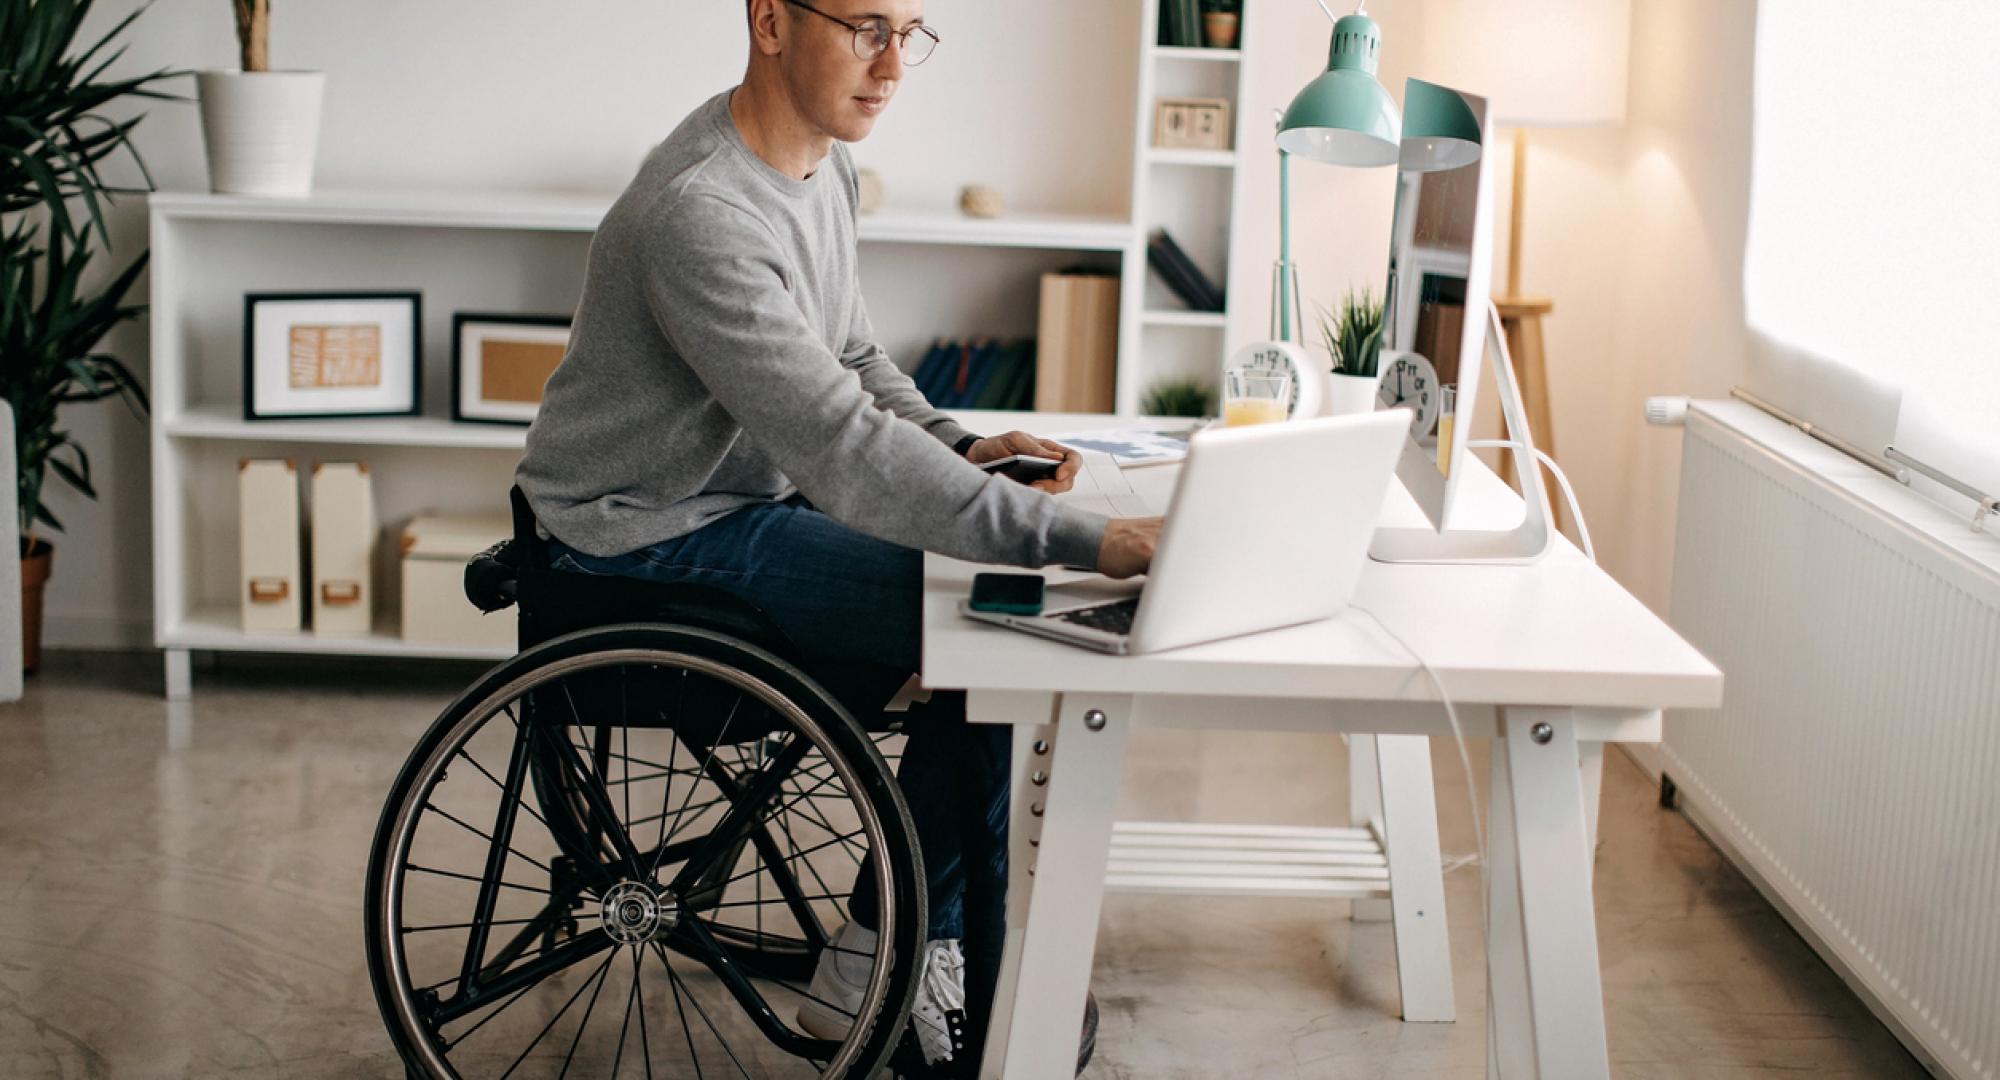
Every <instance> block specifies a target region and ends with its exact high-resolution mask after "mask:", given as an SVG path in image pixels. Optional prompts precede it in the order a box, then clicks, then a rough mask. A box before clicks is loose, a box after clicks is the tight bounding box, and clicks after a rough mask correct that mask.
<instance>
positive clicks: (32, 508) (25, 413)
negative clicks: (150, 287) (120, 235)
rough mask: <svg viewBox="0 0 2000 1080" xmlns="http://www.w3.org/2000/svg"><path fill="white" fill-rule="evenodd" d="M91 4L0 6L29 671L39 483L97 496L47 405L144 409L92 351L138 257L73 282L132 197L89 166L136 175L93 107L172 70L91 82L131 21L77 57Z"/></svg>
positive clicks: (7, 260)
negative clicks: (110, 215)
mask: <svg viewBox="0 0 2000 1080" xmlns="http://www.w3.org/2000/svg"><path fill="white" fill-rule="evenodd" d="M90 6H91V0H9V2H7V3H4V4H0V394H4V396H5V397H6V399H7V403H8V404H9V405H10V406H11V407H12V408H13V410H14V425H15V426H14V437H15V460H16V464H17V467H18V470H19V471H18V475H17V476H16V477H15V482H16V484H17V492H18V494H19V499H20V520H19V522H18V523H17V525H18V527H19V530H20V532H19V535H20V548H21V581H22V598H21V607H22V616H23V618H22V637H23V642H22V644H23V646H24V648H23V650H22V653H23V660H24V661H25V663H24V666H25V667H26V668H27V669H28V670H30V671H32V670H34V667H35V663H36V660H37V658H38V653H39V645H40V641H41V621H40V611H41V590H42V586H43V584H44V583H46V582H47V580H48V577H49V573H50V571H51V569H52V566H53V555H54V548H53V546H52V545H51V544H50V543H49V541H48V539H47V538H46V537H45V536H43V535H41V534H40V532H38V530H39V529H40V528H42V527H46V528H48V529H52V530H56V531H61V529H62V523H61V522H59V521H58V520H56V516H55V515H54V514H53V513H51V512H50V511H49V508H48V505H47V502H46V500H45V499H44V492H43V484H44V481H45V480H46V478H47V476H48V474H49V473H54V474H55V475H56V476H57V477H58V478H60V479H61V480H62V481H64V482H65V483H67V484H69V485H70V486H71V487H73V488H75V489H76V490H77V491H79V492H81V493H82V494H83V495H85V496H87V497H91V498H95V497H96V494H97V493H96V491H95V489H94V488H93V487H92V486H91V476H90V457H89V456H88V454H86V453H85V451H84V449H83V446H82V445H81V444H80V443H78V442H77V441H76V440H75V439H73V438H72V437H71V436H70V435H69V433H68V432H65V431H63V430H61V429H60V428H59V427H58V426H57V423H58V420H59V410H60V409H61V407H62V406H64V405H67V404H71V403H74V402H86V401H100V400H102V399H104V398H108V397H120V398H123V399H124V400H125V402H126V403H127V404H128V405H130V406H131V407H132V408H133V410H134V411H135V412H137V413H139V414H140V415H143V414H144V412H145V409H146V394H145V390H144V389H143V388H142V387H141V386H140V385H139V381H138V380H137V379H136V378H134V377H133V375H132V372H131V369H129V368H127V367H126V366H125V364H124V363H123V362H121V361H120V360H118V359H117V358H116V357H113V356H111V355H109V354H107V353H104V352H101V351H97V350H98V345H99V342H100V340H101V339H102V338H103V337H104V335H105V333H106V332H107V331H109V330H110V329H111V328H112V327H114V326H116V325H118V324H119V323H121V322H124V321H125V320H127V319H131V318H134V317H136V316H137V315H138V314H139V313H140V311H141V310H142V309H141V308H138V307H133V306H128V305H126V304H125V303H124V297H125V294H126V293H127V292H128V291H129V290H130V289H131V287H132V283H133V282H134V281H135V280H137V278H138V277H139V274H140V273H141V272H142V271H143V270H144V269H145V266H146V256H145V254H144V253H141V254H140V255H139V256H138V257H137V258H135V259H133V260H132V262H131V264H130V265H128V266H126V267H125V268H124V269H123V270H121V271H119V272H117V273H115V274H113V275H112V276H111V278H110V280H109V281H105V282H103V283H101V284H98V283H92V282H90V281H87V280H86V273H85V271H86V270H88V269H89V267H90V263H91V260H92V258H93V251H92V248H93V245H95V244H102V245H104V246H105V247H107V248H108V247H109V246H110V240H111V233H110V230H109V229H108V228H107V227H106V225H105V221H104V207H105V205H106V204H108V203H109V201H110V199H111V197H112V196H113V195H114V194H115V193H117V192H121V191H129V190H132V189H130V188H123V187H118V186H115V185H113V184H111V183H109V182H107V181H106V179H105V178H104V176H103V175H101V174H100V173H99V171H98V166H99V164H100V163H102V162H104V160H105V159H106V158H109V157H111V156H112V155H113V154H117V153H120V152H121V151H122V152H123V153H125V154H129V155H130V156H131V159H132V160H133V162H135V163H136V164H137V165H138V168H139V173H140V175H141V176H142V177H146V168H145V163H144V162H143V161H140V160H139V156H138V153H137V151H136V150H135V149H134V148H133V146H132V143H131V133H132V129H133V128H135V127H136V126H138V124H139V121H140V120H141V119H143V117H133V118H132V119H128V120H124V121H116V122H115V121H113V120H110V119H108V118H106V117H105V116H104V115H102V113H101V112H100V111H99V110H101V109H102V108H103V107H104V106H106V105H108V104H110V103H111V102H114V101H116V100H118V99H120V98H127V97H150V98H169V95H166V94H162V93H159V92H158V91H156V90H154V89H152V87H153V86H154V84H155V83H157V82H158V81H159V80H161V79H166V78H170V77H172V76H173V75H175V74H178V73H176V72H168V71H156V72H154V73H152V74H150V75H144V76H138V77H134V78H118V79H107V78H103V77H102V76H103V74H104V70H105V68H106V67H108V66H109V64H110V61H111V59H114V58H115V56H116V53H112V54H111V55H110V56H109V57H107V56H105V55H102V54H104V53H105V52H106V48H107V46H109V45H110V44H111V42H112V40H113V39H114V38H116V37H118V36H119V35H120V34H121V33H123V32H124V30H125V28H126V27H127V26H129V25H130V24H131V23H132V20H133V19H135V18H137V17H138V15H139V14H140V12H134V13H132V14H131V15H128V16H126V17H125V19H124V20H122V21H121V22H119V23H118V24H117V25H116V26H114V27H112V29H111V30H110V32H109V33H107V34H105V35H104V37H102V38H100V39H99V40H98V41H97V42H96V43H94V44H92V45H90V46H89V47H88V48H86V49H84V50H82V51H81V52H80V53H79V52H76V51H75V49H74V48H73V46H74V45H75V43H76V42H75V38H76V32H77V29H78V27H80V26H81V25H82V23H83V21H84V19H85V18H86V17H87V16H88V15H89V13H90ZM141 10H142V11H143V9H141ZM150 183H151V181H150V178H147V184H148V186H150ZM79 211H80V212H79Z"/></svg>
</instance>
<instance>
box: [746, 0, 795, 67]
mask: <svg viewBox="0 0 2000 1080" xmlns="http://www.w3.org/2000/svg"><path fill="white" fill-rule="evenodd" d="M784 8H785V0H750V48H751V50H752V51H753V52H759V53H762V54H764V55H765V56H776V55H778V54H779V53H780V52H783V51H784V48H783V44H784V43H783V40H782V38H781V36H780V32H781V29H782V26H783V24H784V22H785V16H786V12H785V10H784Z"/></svg>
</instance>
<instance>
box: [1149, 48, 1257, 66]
mask: <svg viewBox="0 0 2000 1080" xmlns="http://www.w3.org/2000/svg"><path fill="white" fill-rule="evenodd" d="M1153 55H1154V56H1155V57H1157V58H1159V59H1161V60H1193V61H1199V62H1209V63H1228V64H1233V63H1236V62H1237V61H1239V60H1241V59H1243V50H1241V49H1207V48H1201V49H1185V48H1177V47H1175V46H1172V45H1155V46H1154V47H1153Z"/></svg>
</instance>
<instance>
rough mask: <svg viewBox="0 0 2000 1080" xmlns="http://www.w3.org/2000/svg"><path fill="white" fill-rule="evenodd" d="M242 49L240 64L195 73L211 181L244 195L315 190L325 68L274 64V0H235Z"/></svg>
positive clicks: (219, 188) (215, 186)
mask: <svg viewBox="0 0 2000 1080" xmlns="http://www.w3.org/2000/svg"><path fill="white" fill-rule="evenodd" d="M229 3H230V6H231V8H232V9H233V10H234V12H235V15H236V42H237V45H238V46H239V48H240V49H241V52H242V64H243V66H242V68H241V69H240V70H237V71H204V72H200V73H199V74H197V75H196V76H195V82H196V85H197V86H198V87H199V89H200V94H201V133H202V142H203V144H204V145H205V146H206V147H207V149H208V186H209V189H210V190H212V191H217V192H227V193H230V194H237V195H278V196H303V195H310V194H312V178H313V156H314V154H315V152H316V151H317V149H318V147H319V114H320V101H321V99H322V97H323V96H324V94H325V90H326V73H325V72H321V71H272V70H271V46H270V38H271V2H270V0H229Z"/></svg>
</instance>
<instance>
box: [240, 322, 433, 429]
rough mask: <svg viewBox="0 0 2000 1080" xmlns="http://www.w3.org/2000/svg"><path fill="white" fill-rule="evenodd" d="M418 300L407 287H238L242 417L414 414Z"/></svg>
mask: <svg viewBox="0 0 2000 1080" xmlns="http://www.w3.org/2000/svg"><path fill="white" fill-rule="evenodd" d="M422 307H423V298H422V296H421V295H420V294H418V293H414V292H395V293H358V292H355V293H246V294H245V295H244V297H243V418H244V419H246V420H278V419H285V420H295V419H301V418H307V417H334V416H409V415H414V414H415V413H416V412H417V410H418V405H419V402H420V401H421V400H422V398H421V396H420V390H421V388H422V379H423V358H422V354H421V340H420V336H419V334H418V326H419V324H420V321H421V316H422Z"/></svg>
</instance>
